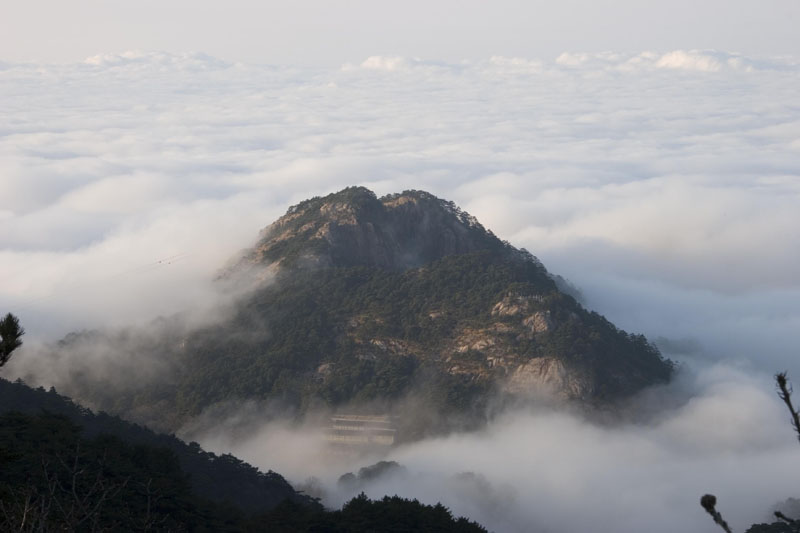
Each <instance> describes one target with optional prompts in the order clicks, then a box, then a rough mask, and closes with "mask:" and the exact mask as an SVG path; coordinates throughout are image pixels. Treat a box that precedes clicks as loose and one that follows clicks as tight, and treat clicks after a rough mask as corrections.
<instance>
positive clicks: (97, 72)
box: [0, 0, 800, 531]
mask: <svg viewBox="0 0 800 533" xmlns="http://www.w3.org/2000/svg"><path fill="white" fill-rule="evenodd" d="M220 6H221V4H217V3H210V2H205V3H204V2H191V3H189V2H183V1H182V0H176V1H172V2H168V3H165V2H160V3H155V2H147V1H146V2H138V3H135V4H134V3H123V2H118V1H105V2H99V1H98V2H94V1H82V2H74V3H70V4H69V5H68V4H67V3H64V2H44V1H30V2H24V3H23V2H4V3H3V4H2V5H0V102H2V103H1V104H0V110H2V112H0V280H2V281H1V282H0V312H3V313H4V312H6V311H12V312H14V313H15V314H17V315H18V316H19V317H20V319H21V322H22V324H23V326H25V328H26V330H27V335H26V336H25V341H26V342H25V345H24V346H23V347H22V348H21V349H20V351H19V352H18V353H16V354H15V357H14V358H13V359H12V362H11V363H9V365H7V366H6V367H4V369H3V371H4V376H6V377H13V375H14V373H15V372H18V373H22V371H23V370H22V367H24V365H26V364H28V363H29V362H30V361H33V360H34V359H35V358H36V356H37V348H36V347H37V345H38V343H44V342H52V341H55V340H57V339H59V338H60V337H61V336H63V335H65V334H66V333H68V332H70V331H73V330H77V329H82V328H96V327H107V326H112V327H113V326H126V325H129V324H135V323H139V324H142V323H146V322H147V321H148V320H150V319H152V318H153V317H155V316H158V315H169V314H171V313H175V312H180V311H184V310H186V309H194V310H197V309H204V310H210V311H213V310H214V309H216V308H217V307H218V306H219V305H220V296H219V294H218V293H217V291H216V289H215V287H214V284H213V283H211V282H210V280H212V279H213V277H214V276H215V274H216V273H217V272H218V271H219V269H220V268H222V267H223V266H224V265H225V264H226V262H227V261H228V260H229V259H230V258H231V257H232V256H234V255H235V254H236V253H237V252H238V251H239V250H241V249H243V248H245V247H247V246H250V245H252V244H253V243H254V241H255V239H256V238H257V235H258V231H259V230H260V229H261V228H263V227H265V226H267V225H268V224H269V223H270V222H272V221H273V220H275V219H276V218H277V217H279V216H280V215H282V214H283V213H285V212H286V209H287V208H288V207H289V206H290V205H292V204H294V203H297V202H299V201H301V200H303V199H305V198H308V197H311V196H315V195H324V194H327V193H329V192H333V191H336V190H339V189H341V188H344V187H346V186H349V185H365V186H367V187H370V188H371V189H373V190H374V191H375V192H376V193H377V194H379V195H381V194H387V193H392V192H399V191H402V190H405V189H422V190H427V191H429V192H431V193H433V194H436V195H438V196H440V197H442V198H446V199H448V200H453V201H454V202H456V203H457V204H458V205H459V206H460V207H462V208H463V209H465V210H466V211H468V212H470V213H471V214H473V215H475V216H476V217H477V218H478V219H479V220H480V221H481V222H482V223H483V224H484V225H485V226H486V227H487V228H489V229H491V230H492V231H494V232H495V233H496V234H497V235H498V236H499V237H501V238H503V239H507V240H509V241H510V242H511V243H512V244H513V245H515V246H518V247H525V248H527V249H528V250H530V251H531V252H532V253H533V254H534V255H536V256H537V257H539V258H540V259H541V260H542V261H543V263H544V264H545V266H546V267H547V268H548V269H549V270H550V271H552V272H554V273H557V274H561V275H563V276H565V277H566V278H567V279H569V280H570V281H571V282H572V283H573V284H574V285H575V286H577V287H578V288H579V289H580V291H581V292H582V294H583V296H584V303H585V305H586V306H588V307H589V308H591V309H594V310H597V311H599V312H601V313H603V314H604V315H606V316H607V317H608V318H609V319H610V320H611V321H612V322H614V323H615V324H617V325H618V326H620V327H622V328H624V329H626V330H629V331H633V332H637V333H644V334H645V335H647V336H648V338H650V339H652V340H655V341H656V342H657V343H658V344H659V346H660V347H661V348H662V350H663V351H664V353H665V354H666V355H667V356H669V357H672V358H674V359H676V360H678V361H680V362H681V364H682V368H683V370H684V371H683V373H682V374H681V376H682V377H681V379H680V380H679V382H677V383H676V384H674V385H673V386H671V387H672V388H671V389H670V390H669V391H667V392H666V393H664V394H666V395H667V396H670V395H672V396H674V395H681V397H682V398H684V399H685V401H684V403H682V404H680V406H679V407H678V408H676V409H674V410H670V411H669V412H666V413H663V414H662V415H660V417H659V418H657V419H656V420H653V421H651V422H650V423H648V424H646V425H642V426H636V425H633V426H629V427H622V428H615V429H614V430H608V429H607V428H602V427H596V426H595V425H593V424H586V423H585V422H586V421H581V420H579V419H578V418H576V417H574V416H572V415H569V414H566V413H555V414H554V413H530V412H520V413H510V414H509V415H508V417H507V418H505V419H503V420H498V421H497V422H496V423H495V424H494V425H493V426H492V427H491V428H489V430H487V432H485V433H482V434H476V435H460V436H458V435H457V436H453V437H452V438H451V440H444V441H426V442H423V443H419V444H418V445H415V446H412V447H408V448H403V449H400V450H398V451H397V452H396V457H395V458H396V459H397V460H399V461H401V462H403V463H404V464H406V465H407V466H408V467H409V469H410V470H411V474H410V475H412V476H417V475H418V474H419V473H420V472H432V477H430V478H426V479H420V478H419V477H415V478H413V480H412V482H409V480H408V479H396V480H394V481H391V482H390V481H386V483H387V484H384V485H380V484H378V485H375V486H372V487H369V490H368V492H369V494H370V495H373V496H376V495H380V492H381V491H388V490H396V491H401V492H402V493H403V494H405V495H409V496H414V495H415V491H417V492H418V493H420V494H422V495H423V496H424V497H425V498H427V499H434V500H435V499H436V498H438V497H441V495H442V494H449V496H448V498H449V500H448V501H447V502H446V503H447V504H448V505H450V506H452V507H453V508H454V510H457V511H458V510H461V511H460V512H466V513H470V514H471V516H474V517H477V518H480V519H481V520H485V521H486V522H487V523H489V524H492V525H494V526H495V527H496V528H497V529H498V530H499V531H516V530H526V525H527V524H530V523H535V524H537V525H539V526H541V527H542V528H550V530H554V531H559V530H563V531H575V530H584V529H585V528H586V523H591V524H602V526H603V527H602V528H600V529H599V530H607V531H639V530H642V529H647V530H653V531H656V529H652V528H648V527H647V524H646V521H647V520H648V517H650V518H652V517H657V518H658V521H659V523H660V524H665V526H664V527H666V528H667V529H665V531H670V530H681V529H682V530H693V531H714V529H713V524H711V523H710V520H709V519H708V517H707V516H704V515H703V513H702V510H701V509H699V506H698V505H696V502H695V501H694V500H695V499H697V498H699V495H700V491H717V494H718V496H720V500H721V502H731V503H730V504H728V505H729V506H728V509H730V510H732V521H735V523H736V524H737V526H739V527H737V529H738V530H743V529H744V528H743V527H741V526H742V525H747V524H748V523H749V522H748V520H751V521H754V520H756V519H761V515H759V513H760V512H761V511H760V510H761V509H767V508H768V507H769V506H770V505H772V504H773V503H776V502H777V501H778V500H779V499H781V497H782V496H781V495H785V496H788V495H790V494H791V493H792V491H793V490H794V495H795V496H796V495H797V490H796V485H793V484H792V481H791V479H784V477H781V475H780V473H781V472H783V471H784V470H785V468H786V467H785V465H786V464H787V462H788V463H791V462H792V461H795V462H796V460H797V455H796V452H797V450H795V446H796V443H795V442H794V440H793V437H792V435H791V434H790V432H789V431H788V428H787V425H786V420H785V417H784V416H783V415H782V413H783V411H782V407H781V405H780V404H779V403H778V401H777V399H776V398H775V396H774V394H773V390H772V385H771V376H772V374H774V373H775V372H777V371H781V370H787V371H789V375H790V377H791V376H793V375H794V376H800V364H798V359H797V347H798V343H797V339H796V332H797V331H798V329H800V274H798V269H797V265H798V264H800V210H799V209H797V206H798V205H800V100H798V96H797V87H799V86H800V38H798V37H797V36H796V31H795V27H796V26H797V22H798V12H799V11H800V7H798V6H800V4H797V3H796V2H793V1H774V2H773V1H767V2H761V3H758V4H757V3H754V2H739V1H728V2H717V1H706V2H691V3H690V2H671V3H663V2H659V3H656V2H626V1H620V2H577V1H571V2H559V3H552V2H550V3H546V4H545V3H539V2H510V1H506V2H494V3H492V4H491V6H490V5H489V4H488V3H483V2H458V3H456V2H437V3H431V2H428V3H426V4H422V3H421V2H414V1H411V2H405V3H402V4H397V5H393V6H382V5H380V4H378V3H375V2H369V3H368V2H342V3H338V4H337V5H336V7H335V9H334V8H333V7H332V6H333V3H328V2H326V3H323V2H296V3H292V4H288V3H287V4H284V5H275V4H270V3H244V2H229V3H226V4H225V8H224V9H223V8H222V7H220ZM45 13H46V14H47V16H43V14H45ZM109 357H113V354H111V355H109ZM48 364H49V363H48ZM15 365H22V366H15ZM32 366H35V364H34V365H32ZM96 366H97V367H98V368H99V367H100V366H101V365H100V364H99V362H98V364H97V365H96ZM55 370H56V369H54V368H49V369H48V373H47V374H46V375H47V376H49V377H47V378H46V377H44V376H45V374H44V373H43V374H42V376H41V381H42V384H44V385H48V384H52V383H56V384H57V377H53V376H54V375H55V374H57V372H55ZM48 380H50V381H49V382H48ZM654 394H655V396H653V397H652V398H651V400H650V401H653V402H655V403H658V402H659V400H658V398H660V397H659V396H658V394H656V393H654ZM687 398H688V399H687ZM662 399H663V398H662ZM282 431H283V430H281V429H280V428H277V429H276V428H275V427H273V426H264V429H263V430H262V429H259V430H258V431H256V432H255V433H253V435H252V438H251V439H240V440H238V441H236V442H232V441H231V440H230V439H226V434H225V433H224V432H221V431H219V430H210V431H209V432H207V433H206V434H204V435H202V436H201V437H198V438H199V439H201V442H202V443H203V444H204V445H207V446H209V447H211V448H213V449H215V450H217V451H234V452H236V453H237V454H240V455H241V456H242V457H243V458H245V459H248V460H251V461H253V462H254V463H255V464H257V465H258V466H260V467H262V468H264V469H268V468H272V469H274V470H277V471H279V472H286V473H287V475H290V477H291V479H292V480H293V481H297V480H300V481H302V480H303V479H305V478H306V477H308V476H310V475H314V472H310V471H309V470H308V468H306V469H305V470H304V469H303V468H302V467H301V466H302V465H305V466H306V467H309V465H313V466H316V464H315V463H313V461H309V460H307V456H306V455H303V454H302V453H298V454H294V455H286V454H284V455H280V454H273V455H269V456H266V455H264V453H263V450H264V449H267V448H265V446H264V444H265V443H270V442H276V441H275V440H274V439H279V440H280V439H288V438H292V436H293V435H294V433H292V432H286V431H283V432H282ZM550 434H552V435H554V436H555V437H556V438H555V440H554V441H552V442H550V441H547V440H546V439H545V440H544V441H542V442H541V446H538V445H537V446H533V447H532V446H528V445H527V443H529V442H537V441H538V439H539V438H540V437H539V436H541V435H550ZM302 442H308V441H307V439H306V440H304V439H300V441H298V444H297V446H291V447H289V449H291V450H293V451H295V450H301V449H303V448H302V446H301V443H302ZM559 442H562V443H563V442H572V443H575V444H574V446H572V447H568V449H565V450H562V451H563V452H564V453H563V454H562V455H557V460H553V454H556V452H557V451H558V449H559V447H560V445H559V444H558V443H559ZM273 449H274V448H273ZM259 450H261V451H259ZM446 450H448V452H447V453H449V454H450V455H449V459H448V456H447V453H446V452H445V451H446ZM496 450H503V454H505V455H506V456H508V457H513V458H515V461H517V463H516V464H519V463H520V462H523V463H524V464H526V465H527V466H526V469H520V468H508V465H509V464H510V463H508V462H503V461H502V459H503V457H504V455H503V454H496V453H494V452H495V451H496ZM314 453H316V452H315V451H314V450H309V451H308V454H314ZM526 454H527V455H526ZM475 457H480V458H481V460H480V461H478V463H479V464H476V461H474V458H475ZM526 457H527V460H529V462H527V463H525V461H526V459H525V458H526ZM298 458H299V459H298ZM582 458H583V459H582ZM619 458H623V459H624V460H620V459H619ZM298 463H299V464H300V465H301V466H298ZM548 465H556V466H559V465H560V466H564V465H575V466H574V468H570V469H569V472H568V474H569V475H568V476H567V477H566V478H563V479H562V478H559V475H557V474H558V473H557V472H555V471H553V470H551V469H550V466H548ZM593 465H606V468H604V469H603V468H596V467H594V466H593ZM355 466H356V465H353V467H354V468H355ZM337 468H338V467H337ZM467 470H469V471H472V470H475V471H478V473H479V474H480V475H482V476H485V479H486V481H487V482H488V483H490V484H491V485H492V486H493V487H495V488H496V489H497V490H500V491H501V493H502V494H505V495H508V494H509V492H507V491H511V493H513V494H516V495H517V496H515V497H514V498H512V499H513V500H514V501H516V502H517V504H515V505H517V507H515V509H514V510H513V511H509V512H505V510H503V509H500V510H499V511H498V510H491V509H487V508H484V507H480V506H476V505H477V504H476V502H477V501H480V500H485V498H483V497H482V496H480V495H482V494H484V493H483V492H481V491H482V490H483V489H482V488H481V489H480V490H478V489H475V490H477V492H475V493H474V494H472V495H470V494H467V495H465V496H464V497H463V498H461V499H459V498H460V496H458V494H457V493H455V492H454V491H453V490H452V486H451V485H448V483H451V480H452V476H454V475H458V474H459V473H463V472H464V471H467ZM520 472H524V473H525V475H526V476H527V477H526V478H525V479H522V477H521V474H520ZM620 472H621V474H620V475H621V478H620V479H621V481H620V482H619V484H618V485H613V486H614V487H616V492H615V491H607V493H609V494H617V493H620V491H623V492H624V495H625V497H624V498H622V499H619V500H617V501H615V502H610V501H608V499H607V498H606V499H602V498H601V499H600V501H599V502H597V501H594V502H593V500H592V499H593V498H594V497H596V496H593V495H596V494H597V493H598V491H599V490H600V489H602V488H603V487H606V488H607V487H608V486H611V485H612V479H614V476H617V473H620ZM341 473H343V472H339V471H338V470H337V471H333V470H331V471H320V472H318V475H319V476H320V477H321V479H322V481H323V482H324V483H325V484H326V486H327V487H328V491H329V493H328V500H327V501H328V503H330V504H337V503H341V501H342V498H344V497H345V496H346V495H344V494H341V493H339V492H337V491H336V490H335V489H334V487H335V479H336V476H337V475H339V474H341ZM618 477H619V476H618ZM532 479H535V480H537V482H538V484H531V480H532ZM654 479H658V480H659V482H658V483H655V484H654V483H652V481H653V480H654ZM776 479H779V480H780V481H779V482H778V481H776ZM792 479H793V478H792ZM382 483H383V482H382ZM476 486H477V487H478V488H480V487H484V485H483V484H482V483H477V485H476ZM751 487H752V490H750V489H751ZM503 491H506V492H503ZM647 491H655V492H652V493H650V492H647ZM695 493H697V494H695ZM476 494H477V495H479V496H476ZM648 494H654V495H655V497H653V498H647V497H646V496H647V495H648ZM642 495H644V496H645V497H643V496H642ZM501 499H502V498H501ZM574 502H579V503H580V505H581V507H580V511H579V512H577V511H575V510H574V508H572V507H570V505H572V504H574ZM612 504H613V505H612ZM609 506H611V507H609ZM614 506H616V507H614ZM690 506H691V509H692V510H691V511H688V510H687V511H684V510H685V509H688V508H689V507H690ZM612 507H613V509H614V512H613V513H611V512H609V511H608V509H609V508H612ZM631 508H635V509H637V512H636V513H633V514H632V515H631V516H629V518H630V520H629V521H624V520H623V521H620V519H618V518H614V517H619V516H626V515H625V511H626V510H627V509H631ZM756 515H759V516H756ZM754 516H755V518H754ZM674 524H679V525H680V527H679V528H675V529H671V528H672V526H673V525H674ZM559 528H560V529H559ZM703 528H705V529H703Z"/></svg>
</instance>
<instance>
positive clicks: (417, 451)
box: [184, 364, 800, 533]
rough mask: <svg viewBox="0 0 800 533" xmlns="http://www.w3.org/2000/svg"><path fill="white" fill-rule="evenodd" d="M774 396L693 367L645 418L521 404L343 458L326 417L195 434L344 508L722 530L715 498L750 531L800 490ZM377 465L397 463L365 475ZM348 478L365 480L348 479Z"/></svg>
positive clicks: (760, 382) (596, 526)
mask: <svg viewBox="0 0 800 533" xmlns="http://www.w3.org/2000/svg"><path fill="white" fill-rule="evenodd" d="M773 388H774V387H773V384H772V381H771V379H770V376H766V375H758V374H757V375H753V374H751V373H747V372H745V371H743V370H742V369H737V368H734V367H732V366H730V365H722V364H713V365H704V366H701V367H697V366H695V367H693V368H691V369H688V368H687V369H685V370H684V371H683V372H681V373H680V375H679V377H678V379H677V380H676V381H675V382H674V383H672V384H671V385H669V386H666V387H663V388H660V389H659V390H652V391H648V392H646V393H645V394H643V396H642V397H641V398H638V399H634V402H633V403H638V404H640V407H642V404H644V405H645V407H642V408H643V409H645V410H647V411H648V413H647V415H646V416H644V417H642V416H640V417H638V420H637V421H636V422H632V421H630V420H629V421H627V422H625V421H623V422H619V421H617V422H615V423H611V424H609V423H603V422H601V421H598V420H595V419H593V418H592V417H591V416H587V415H581V414H577V413H574V412H573V413H570V412H569V411H567V410H565V409H560V410H557V409H552V408H534V407H528V408H519V409H515V410H512V411H509V412H506V413H504V414H503V415H502V416H501V417H499V418H497V419H495V420H493V421H492V422H491V423H490V424H489V425H488V427H486V428H485V429H484V430H481V431H476V432H469V433H453V434H450V435H448V436H442V437H437V438H430V439H426V440H423V441H420V442H415V443H412V444H405V445H401V446H398V447H395V448H392V449H391V450H390V451H388V452H385V453H377V452H376V453H375V454H373V455H369V454H367V455H361V456H359V455H355V454H351V455H347V454H341V453H334V452H332V451H331V450H330V449H329V448H328V447H327V446H328V445H327V444H326V442H325V440H324V432H323V428H324V420H319V419H318V420H317V421H315V422H306V423H305V424H302V425H299V426H298V425H293V424H291V423H287V422H285V421H283V422H275V421H270V417H269V415H268V414H265V413H267V412H268V410H264V411H262V410H260V409H259V410H256V409H252V405H250V406H243V408H242V409H238V410H237V411H236V412H237V413H238V415H237V417H235V418H233V419H231V418H227V417H223V418H220V419H218V420H224V422H219V425H217V426H214V424H213V416H212V415H211V414H210V413H209V416H206V417H204V420H203V424H202V425H201V426H198V425H195V426H194V427H191V428H187V429H186V430H185V431H184V436H185V437H187V438H191V439H196V440H198V441H199V442H200V443H201V444H202V445H203V446H205V447H207V449H210V450H214V451H219V452H223V451H224V452H232V453H234V454H235V455H236V456H237V457H240V458H243V459H244V460H246V461H248V462H250V463H251V464H254V465H257V466H259V467H261V468H263V469H267V468H270V469H273V470H276V471H279V472H281V473H282V474H283V475H285V476H287V478H288V479H289V480H290V481H291V482H292V483H293V484H294V485H295V486H296V487H298V488H300V489H301V490H305V491H307V492H308V493H309V494H311V495H314V496H316V497H320V498H321V499H322V502H323V503H324V504H326V505H327V506H330V507H333V508H336V507H339V506H341V505H342V504H343V503H345V502H346V501H347V500H349V499H350V498H352V497H354V496H355V495H357V494H358V493H359V492H361V491H364V492H365V493H366V494H367V495H368V496H370V497H372V498H380V497H383V496H384V495H395V494H397V495H400V496H404V497H408V498H418V499H420V500H421V501H423V502H428V503H435V502H439V501H441V502H442V503H443V504H444V505H446V506H447V507H449V508H450V509H451V511H452V512H453V513H454V514H455V515H463V516H468V517H470V518H471V519H474V520H477V521H478V522H480V523H481V524H483V525H485V526H486V527H487V528H488V529H489V530H490V531H514V532H517V531H519V532H523V531H548V532H570V531H598V532H608V533H611V532H620V533H624V532H635V531H653V532H665V533H666V532H672V531H708V532H709V533H710V532H713V531H716V529H715V528H716V527H717V526H715V525H714V524H713V522H711V520H710V519H709V518H708V516H707V515H706V514H705V512H704V511H703V510H702V509H701V507H700V505H699V498H700V496H701V495H703V494H706V493H708V492H711V493H714V494H715V495H716V496H717V497H718V499H719V502H720V504H719V509H720V510H721V511H722V512H723V515H724V516H725V517H726V520H727V521H728V522H729V523H730V524H731V526H732V527H733V528H734V530H735V531H744V530H745V529H746V528H747V527H749V526H750V524H753V523H758V522H762V521H771V520H770V518H771V517H770V516H769V514H770V509H772V508H773V507H774V506H775V505H777V504H779V503H781V502H783V501H784V500H786V499H787V497H788V496H789V495H793V494H797V490H798V486H797V483H796V481H795V476H794V475H793V473H792V472H793V470H792V467H791V465H794V464H796V463H797V459H798V457H800V450H798V447H797V441H796V436H795V435H794V434H793V433H792V431H791V428H790V425H789V424H788V420H787V415H786V413H785V412H784V408H783V406H782V405H780V403H779V401H778V399H777V397H776V396H775V394H774V393H773ZM417 415H418V412H416V411H415V412H413V413H412V412H409V413H406V414H405V416H417ZM400 416H404V415H403V414H401V415H400ZM232 426H233V427H232ZM234 428H238V430H237V429H234ZM243 428H247V430H246V431H244V432H243V431H241V430H242V429H243ZM378 461H394V462H396V463H397V464H398V465H399V467H397V468H394V469H392V468H388V469H386V470H385V471H384V473H383V474H380V475H377V476H375V475H373V476H366V477H365V476H364V475H363V472H362V475H361V476H359V475H358V474H359V470H360V469H361V468H364V467H367V466H371V465H373V464H376V463H377V462H378ZM787 467H788V468H789V471H788V472H787ZM348 472H349V473H353V474H355V475H356V478H357V480H356V481H350V482H349V483H345V482H343V481H340V479H339V478H340V477H341V476H342V475H344V474H346V473H348Z"/></svg>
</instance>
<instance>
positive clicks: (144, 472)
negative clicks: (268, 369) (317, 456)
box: [0, 380, 486, 532]
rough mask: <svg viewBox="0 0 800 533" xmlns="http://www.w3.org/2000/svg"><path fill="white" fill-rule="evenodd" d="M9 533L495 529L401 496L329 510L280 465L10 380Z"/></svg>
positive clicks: (5, 460)
mask: <svg viewBox="0 0 800 533" xmlns="http://www.w3.org/2000/svg"><path fill="white" fill-rule="evenodd" d="M0 530H2V531H198V532H205V531H208V532H240V531H241V532H249V531H252V532H256V531H285V532H294V531H331V532H338V531H341V532H345V531H442V532H446V531H453V532H455V531H459V532H485V531H486V530H485V529H483V528H482V527H481V526H479V525H478V524H476V523H474V522H471V521H469V520H467V519H465V518H459V519H455V518H454V517H453V516H452V514H451V513H450V511H449V510H447V509H446V508H445V507H443V506H442V505H435V506H431V505H424V504H421V503H419V502H418V501H416V500H413V501H412V500H406V499H402V498H399V497H391V498H390V497H385V498H384V499H383V500H379V501H371V500H369V499H368V498H366V497H365V496H364V495H363V494H362V495H360V496H358V497H356V498H354V499H353V500H351V501H350V502H348V503H347V504H345V506H344V507H343V509H342V510H340V511H326V510H324V509H323V508H322V506H321V505H319V504H318V503H317V502H316V501H315V500H313V499H311V498H309V497H306V496H303V495H302V494H299V493H297V492H295V491H294V490H293V489H292V488H291V487H290V486H289V484H288V483H287V482H286V481H285V480H284V479H283V478H282V477H281V476H280V475H278V474H276V473H274V472H269V473H267V474H262V473H260V472H258V471H257V470H256V469H255V468H253V467H251V466H250V465H247V464H246V463H243V462H242V461H240V460H238V459H236V458H235V457H233V456H230V455H223V456H219V457H218V456H215V455H214V454H210V453H207V452H204V451H203V450H201V449H200V447H199V446H197V445H196V444H194V443H192V444H189V445H187V444H185V443H183V442H181V441H180V440H178V439H176V438H175V437H171V436H166V435H158V434H156V433H153V432H152V431H149V430H147V429H146V428H142V427H139V426H136V425H132V424H129V423H126V422H124V421H122V420H120V419H118V418H114V417H109V416H108V415H105V414H103V413H100V414H97V415H95V414H93V413H92V412H91V411H89V410H87V409H85V408H82V407H80V406H78V405H76V404H74V403H72V402H71V401H70V400H69V399H67V398H65V397H63V396H60V395H58V394H56V393H55V392H54V391H50V392H47V391H45V390H43V389H38V390H34V389H31V388H29V387H27V386H26V385H24V384H22V383H10V382H8V381H5V380H0Z"/></svg>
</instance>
